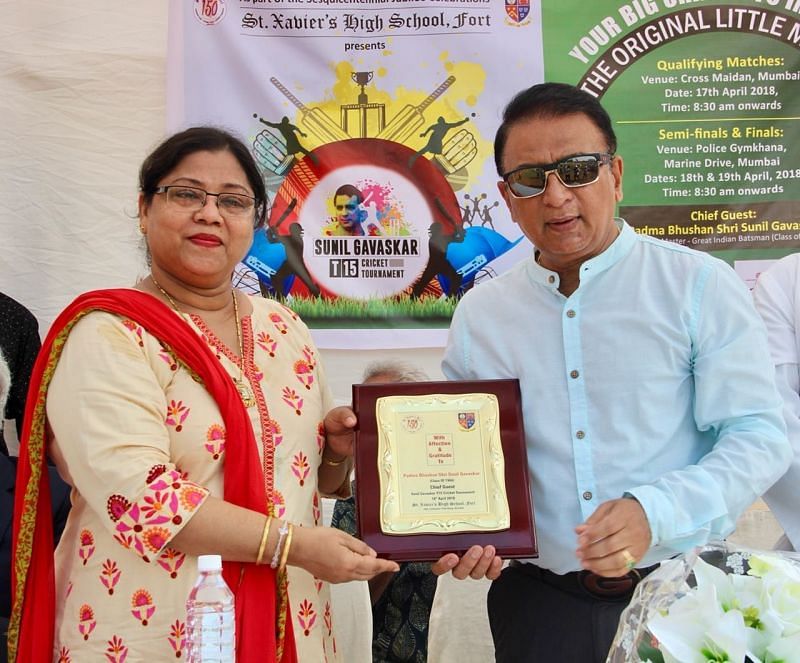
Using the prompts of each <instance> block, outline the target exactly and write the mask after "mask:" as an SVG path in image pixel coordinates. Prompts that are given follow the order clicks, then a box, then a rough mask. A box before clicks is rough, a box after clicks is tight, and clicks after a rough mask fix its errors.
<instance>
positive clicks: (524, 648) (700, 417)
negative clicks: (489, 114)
mask: <svg viewBox="0 0 800 663" xmlns="http://www.w3.org/2000/svg"><path fill="white" fill-rule="evenodd" d="M616 147H617V145H616V137H615V136H614V131H613V129H612V126H611V121H610V119H609V117H608V114H607V113H606V112H605V110H603V108H602V107H601V106H600V104H599V103H598V101H597V100H596V99H595V98H594V97H592V96H591V95H588V94H586V93H584V92H582V91H580V90H578V89H577V88H574V87H572V86H569V85H564V84H560V83H545V84H542V85H536V86H533V87H532V88H530V89H528V90H525V91H523V92H521V93H520V94H518V95H517V96H516V97H515V98H514V99H513V100H512V101H511V102H510V103H509V105H508V106H507V108H506V110H505V112H504V116H503V123H502V125H501V126H500V129H499V130H498V132H497V136H496V138H495V162H496V166H497V171H498V173H499V174H500V175H501V177H502V181H501V182H500V183H499V190H500V193H501V195H502V197H503V199H504V200H505V202H506V205H507V206H508V209H509V211H510V213H511V217H512V219H513V220H514V221H515V222H516V223H517V224H519V226H520V228H521V229H522V231H523V232H524V233H525V235H526V236H527V237H528V239H529V240H531V242H532V243H533V244H534V246H535V247H536V251H535V253H534V256H533V257H532V259H530V260H527V261H525V262H524V263H522V264H520V265H518V266H517V267H515V268H513V269H512V270H510V271H509V272H507V273H506V274H504V275H502V276H500V277H499V278H496V279H492V280H490V281H487V282H485V284H481V285H480V286H478V287H476V288H474V289H473V290H471V291H470V292H468V293H467V294H466V295H465V296H464V298H463V299H462V301H461V303H460V304H459V306H458V308H457V309H456V312H455V315H454V317H453V323H452V327H451V330H450V338H449V341H448V347H447V350H446V352H445V358H444V362H443V370H444V372H445V374H446V375H447V376H448V378H451V379H465V380H472V379H484V378H486V379H488V378H507V377H516V378H519V380H520V385H521V392H522V408H523V413H524V417H525V435H526V441H527V445H528V459H529V466H530V468H529V469H530V476H531V492H532V498H533V504H534V510H535V512H536V527H537V534H538V542H539V558H538V559H535V560H529V561H526V562H525V563H519V562H512V564H511V565H510V566H509V567H508V568H506V569H504V570H503V572H502V574H501V576H500V578H499V579H498V580H496V581H495V582H494V583H493V585H492V588H491V590H490V592H489V597H488V610H489V620H490V624H491V628H492V636H493V639H494V642H495V649H496V655H497V660H498V661H580V662H581V663H585V662H588V661H598V662H599V661H605V658H606V654H607V652H608V649H609V646H610V644H611V641H612V639H613V636H614V632H615V630H616V626H617V623H618V620H619V616H620V613H621V612H622V610H623V608H624V607H625V605H626V603H627V602H628V601H629V599H630V596H631V592H632V589H633V586H634V585H635V584H636V582H638V580H639V579H640V577H641V576H642V575H644V574H646V573H648V572H649V571H650V570H652V567H653V565H654V564H656V563H657V562H659V561H661V560H664V559H666V558H668V557H670V556H672V555H674V554H676V553H679V552H682V551H685V550H688V549H689V548H691V547H692V546H695V545H697V544H702V543H705V542H706V541H708V540H709V539H716V538H722V537H724V536H725V535H726V534H728V533H729V532H730V531H731V530H732V529H733V527H734V525H735V522H736V517H737V516H738V514H739V513H741V512H742V511H743V510H744V509H745V508H746V507H747V506H748V505H749V504H750V503H752V502H753V501H754V500H755V499H756V498H757V497H758V496H759V495H760V494H761V493H762V492H763V491H764V490H766V489H767V488H768V487H769V486H770V485H771V484H772V483H773V482H774V481H775V480H776V479H777V478H778V477H779V476H780V475H781V474H782V473H783V472H784V471H785V469H786V467H787V464H788V462H789V455H790V449H789V444H788V442H787V440H786V436H785V431H784V425H783V422H782V420H781V414H780V399H779V397H778V394H777V393H776V389H775V385H774V381H773V377H772V368H771V365H770V361H769V354H768V350H767V346H766V338H765V334H764V329H763V325H762V323H761V321H760V320H759V319H758V315H757V314H756V312H755V310H754V309H753V306H752V304H751V302H750V300H749V295H748V292H747V289H746V288H745V287H744V285H743V283H742V282H741V281H740V280H739V279H738V277H737V276H736V275H735V274H734V272H733V271H732V270H731V269H730V268H729V267H728V266H727V265H725V264H724V263H722V262H721V261H719V260H717V259H715V258H713V257H711V256H709V255H707V254H703V253H698V252H695V251H692V250H689V249H686V248H683V247H680V246H677V245H673V244H669V243H666V242H661V241H658V240H655V239H652V238H649V237H647V236H644V235H637V234H636V233H635V232H634V230H633V229H632V228H631V227H630V226H628V225H627V224H626V223H625V222H624V221H623V220H622V219H615V218H614V211H615V207H616V204H617V203H618V202H619V201H620V200H621V199H622V172H623V166H622V158H621V157H620V156H618V155H616V154H615V151H616Z"/></svg>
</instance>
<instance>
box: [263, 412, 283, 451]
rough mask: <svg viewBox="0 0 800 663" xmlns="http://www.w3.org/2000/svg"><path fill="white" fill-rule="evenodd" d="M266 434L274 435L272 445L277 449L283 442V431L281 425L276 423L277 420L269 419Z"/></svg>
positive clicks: (265, 426)
mask: <svg viewBox="0 0 800 663" xmlns="http://www.w3.org/2000/svg"><path fill="white" fill-rule="evenodd" d="M264 428H265V432H266V433H268V434H269V433H272V444H273V445H274V446H275V447H277V446H278V445H280V443H281V442H283V431H282V430H281V425H280V424H279V423H278V422H277V421H275V419H269V420H268V421H267V422H266V423H265V424H264Z"/></svg>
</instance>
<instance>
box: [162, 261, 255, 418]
mask: <svg viewBox="0 0 800 663" xmlns="http://www.w3.org/2000/svg"><path fill="white" fill-rule="evenodd" d="M150 279H151V280H152V281H153V285H154V286H155V287H156V288H158V290H159V291H160V292H161V294H162V295H164V297H166V299H167V301H168V302H169V303H170V305H171V306H172V308H174V309H175V310H176V311H177V312H178V313H179V314H180V315H181V316H184V317H185V316H186V314H185V313H184V312H183V311H182V310H181V309H180V308H179V307H178V304H177V302H176V301H175V300H174V299H173V298H172V297H171V296H170V294H169V293H168V292H167V291H166V290H164V288H162V287H161V284H160V283H159V282H158V281H156V277H155V276H153V274H152V273H151V274H150ZM231 297H232V298H233V318H234V321H235V322H236V340H237V342H238V344H239V364H238V367H239V379H238V380H237V379H235V378H232V379H233V384H234V386H235V387H236V391H237V392H238V393H239V398H241V399H242V403H244V406H245V407H253V406H254V405H255V404H256V397H255V395H254V394H253V390H252V389H251V388H250V385H248V384H247V383H246V382H245V381H244V343H243V342H242V328H241V323H240V321H239V302H238V301H237V300H236V292H235V291H234V290H233V288H231Z"/></svg>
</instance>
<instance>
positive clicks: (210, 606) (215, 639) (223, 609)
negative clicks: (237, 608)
mask: <svg viewBox="0 0 800 663" xmlns="http://www.w3.org/2000/svg"><path fill="white" fill-rule="evenodd" d="M197 571H198V576H197V582H195V584H194V587H193V588H192V591H191V592H190V593H189V598H188V600H187V601H186V623H187V630H188V636H189V656H188V661H189V663H235V661H236V644H235V643H236V633H235V628H236V622H235V617H234V609H233V592H231V590H230V588H229V587H228V585H227V584H225V580H224V578H223V577H222V557H220V556H219V555H200V557H198V558H197Z"/></svg>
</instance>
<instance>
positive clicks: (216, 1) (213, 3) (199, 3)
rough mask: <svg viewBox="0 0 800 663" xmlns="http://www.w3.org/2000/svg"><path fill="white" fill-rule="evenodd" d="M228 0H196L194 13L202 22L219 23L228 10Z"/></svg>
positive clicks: (208, 23)
mask: <svg viewBox="0 0 800 663" xmlns="http://www.w3.org/2000/svg"><path fill="white" fill-rule="evenodd" d="M226 1H227V0H194V15H195V16H196V17H197V19H198V20H199V21H200V22H201V23H205V24H206V25H214V24H216V23H219V22H220V21H221V20H222V19H223V18H224V17H225V12H226V11H227V5H226Z"/></svg>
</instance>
